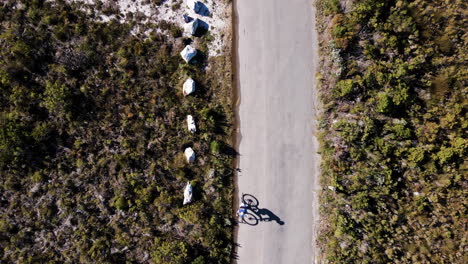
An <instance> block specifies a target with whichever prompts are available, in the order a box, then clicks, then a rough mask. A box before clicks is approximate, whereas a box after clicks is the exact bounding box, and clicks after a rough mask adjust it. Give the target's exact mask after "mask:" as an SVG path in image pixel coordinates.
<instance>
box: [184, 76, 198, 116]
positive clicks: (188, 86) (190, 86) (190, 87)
mask: <svg viewBox="0 0 468 264" xmlns="http://www.w3.org/2000/svg"><path fill="white" fill-rule="evenodd" d="M182 88H183V89H182V92H183V94H184V95H189V94H191V93H193V92H195V81H194V80H193V79H192V78H188V79H187V80H186V81H185V82H184V85H183V87H182ZM192 119H193V118H192Z"/></svg>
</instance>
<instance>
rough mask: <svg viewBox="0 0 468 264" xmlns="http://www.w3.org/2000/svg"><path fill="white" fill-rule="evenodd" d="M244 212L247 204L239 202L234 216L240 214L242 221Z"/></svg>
mask: <svg viewBox="0 0 468 264" xmlns="http://www.w3.org/2000/svg"><path fill="white" fill-rule="evenodd" d="M245 213H247V205H246V204H245V203H241V204H240V206H239V209H238V210H237V213H236V216H240V218H241V219H242V221H244V216H245Z"/></svg>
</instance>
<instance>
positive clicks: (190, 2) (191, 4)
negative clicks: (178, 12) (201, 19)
mask: <svg viewBox="0 0 468 264" xmlns="http://www.w3.org/2000/svg"><path fill="white" fill-rule="evenodd" d="M187 6H188V8H189V9H191V10H193V11H194V12H195V13H198V12H199V11H200V3H198V1H196V0H187Z"/></svg>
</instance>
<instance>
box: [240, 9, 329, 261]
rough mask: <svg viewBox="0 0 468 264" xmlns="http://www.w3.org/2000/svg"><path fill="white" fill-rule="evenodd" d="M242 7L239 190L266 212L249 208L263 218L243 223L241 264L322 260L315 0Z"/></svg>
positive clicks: (258, 217)
mask: <svg viewBox="0 0 468 264" xmlns="http://www.w3.org/2000/svg"><path fill="white" fill-rule="evenodd" d="M236 7H237V14H238V18H237V21H238V25H237V39H238V43H237V46H238V67H237V71H238V78H239V80H238V82H239V93H240V105H239V126H240V135H239V141H240V143H239V153H240V156H239V168H240V170H241V172H239V173H238V184H239V195H240V196H241V195H242V193H249V194H252V195H254V196H255V197H256V198H257V199H258V201H259V209H260V211H257V212H254V211H255V210H249V213H251V216H254V217H255V218H256V219H258V223H256V224H255V220H252V221H253V224H255V225H248V224H240V227H239V230H238V240H237V242H238V244H239V247H238V249H237V254H238V257H239V259H238V263H240V264H244V263H245V264H257V263H269V264H271V263H288V264H292V263H299V264H304V263H317V255H318V252H317V251H316V247H315V243H316V242H315V234H316V228H317V225H318V220H319V219H318V192H319V190H320V187H319V184H318V183H319V174H320V170H319V164H320V156H319V155H318V154H317V151H318V142H317V139H316V138H315V136H314V132H315V130H316V126H317V124H316V120H317V111H318V110H317V109H318V107H319V106H318V103H317V102H318V99H317V96H316V90H315V72H316V64H317V60H318V54H317V50H318V49H317V36H316V32H315V13H314V12H315V11H314V10H315V9H314V6H313V1H311V0H289V1H282V0H257V1H243V0H238V1H237V3H236ZM268 220H272V221H268ZM281 223H283V224H282V225H281Z"/></svg>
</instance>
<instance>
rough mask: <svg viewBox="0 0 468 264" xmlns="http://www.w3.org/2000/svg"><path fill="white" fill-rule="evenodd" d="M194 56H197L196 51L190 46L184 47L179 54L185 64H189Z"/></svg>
mask: <svg viewBox="0 0 468 264" xmlns="http://www.w3.org/2000/svg"><path fill="white" fill-rule="evenodd" d="M195 55H197V50H196V49H195V48H194V47H192V46H190V45H187V46H185V48H184V49H183V50H182V51H181V52H180V56H182V59H184V61H185V62H187V63H188V62H190V60H191V59H193V57H195Z"/></svg>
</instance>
